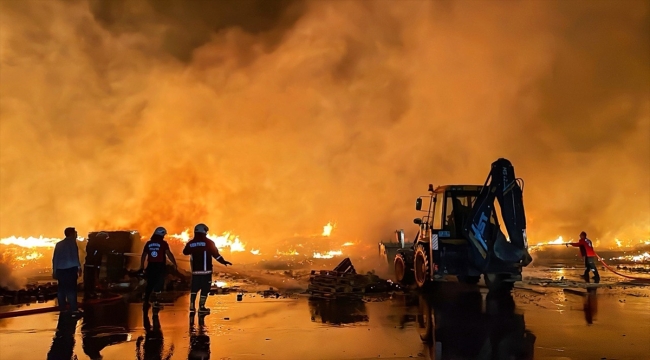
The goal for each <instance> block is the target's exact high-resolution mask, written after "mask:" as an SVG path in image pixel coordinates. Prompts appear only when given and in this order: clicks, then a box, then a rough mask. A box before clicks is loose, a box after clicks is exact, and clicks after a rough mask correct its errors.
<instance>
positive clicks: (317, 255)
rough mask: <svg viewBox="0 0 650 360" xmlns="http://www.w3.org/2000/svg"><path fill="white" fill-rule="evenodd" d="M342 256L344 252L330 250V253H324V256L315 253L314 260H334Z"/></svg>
mask: <svg viewBox="0 0 650 360" xmlns="http://www.w3.org/2000/svg"><path fill="white" fill-rule="evenodd" d="M341 255H343V251H340V250H339V251H332V250H330V251H328V252H326V253H322V254H321V253H319V252H315V253H314V259H331V258H333V257H335V256H341Z"/></svg>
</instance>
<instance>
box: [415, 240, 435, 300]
mask: <svg viewBox="0 0 650 360" xmlns="http://www.w3.org/2000/svg"><path fill="white" fill-rule="evenodd" d="M430 266H431V264H430V263H429V254H428V252H427V251H426V249H425V248H424V245H422V244H420V245H418V246H417V248H416V249H415V258H414V261H413V268H414V270H415V283H416V284H417V286H418V288H421V289H422V288H424V287H425V286H427V285H428V284H429V282H430V281H431V279H430V278H429V269H430Z"/></svg>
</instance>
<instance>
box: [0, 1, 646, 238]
mask: <svg viewBox="0 0 650 360" xmlns="http://www.w3.org/2000/svg"><path fill="white" fill-rule="evenodd" d="M0 4H1V9H0V10H1V11H0V17H1V18H0V20H1V21H0V41H1V44H0V45H1V52H0V59H1V67H0V116H1V119H2V123H1V126H0V131H1V134H0V140H1V142H0V146H1V152H0V166H1V170H2V171H1V176H0V180H1V183H0V185H1V189H0V190H1V194H0V195H1V200H2V201H1V203H0V225H1V229H0V234H1V235H2V236H8V235H11V234H16V235H24V236H25V235H32V234H39V233H44V234H58V233H59V232H60V230H61V229H62V228H64V227H65V226H68V225H70V224H73V225H76V226H77V227H78V228H79V229H80V230H81V229H85V230H88V231H91V230H95V229H96V228H97V227H99V226H102V227H112V228H124V227H131V228H136V229H138V230H140V231H141V232H142V233H143V234H145V235H146V234H149V233H150V231H152V229H153V228H154V227H155V226H158V225H165V226H167V227H168V228H169V229H170V231H172V232H174V231H180V230H183V229H184V228H187V227H191V226H192V225H194V224H195V223H197V222H199V221H201V222H206V223H208V224H209V225H211V228H212V229H214V230H215V232H220V231H223V230H232V231H234V232H235V233H237V234H240V235H241V237H242V239H244V240H245V241H246V240H248V241H250V242H251V243H255V242H270V241H274V239H278V238H283V237H284V238H286V237H288V236H291V235H293V234H295V233H300V234H306V233H314V232H320V229H321V228H322V226H323V225H324V224H326V223H327V222H328V221H330V220H335V221H337V223H338V226H337V230H336V231H339V232H340V234H341V236H345V237H349V238H350V239H363V240H366V241H369V242H375V241H377V240H380V239H382V238H384V237H387V236H390V234H391V232H392V230H393V229H394V228H396V227H397V228H399V227H403V228H406V229H407V230H408V229H410V228H411V226H412V225H410V224H411V220H412V218H413V217H414V216H415V215H416V214H415V212H414V211H413V203H414V199H415V198H416V197H417V196H418V195H421V194H423V193H424V192H425V190H426V186H427V184H428V183H434V184H436V185H438V184H445V183H482V182H483V181H484V179H485V176H486V175H487V173H488V171H489V165H490V163H491V162H492V161H494V160H496V159H497V158H498V157H507V158H509V159H511V160H512V161H513V163H514V165H515V169H516V173H517V175H518V176H521V177H523V178H524V180H525V181H526V187H525V192H524V194H525V201H526V209H527V214H528V219H529V224H528V225H529V226H528V227H529V237H530V240H531V242H536V241H545V240H550V239H554V238H555V237H557V236H558V235H564V236H569V237H571V236H576V234H577V233H579V232H580V231H581V230H585V231H587V232H588V233H589V234H590V237H591V238H593V239H598V238H600V239H602V240H603V242H607V243H612V242H613V238H614V237H619V238H635V239H637V238H645V239H647V238H649V237H650V230H649V229H650V165H649V164H650V145H649V144H650V66H649V65H648V64H650V38H649V36H650V25H649V24H650V15H649V10H650V3H649V2H648V1H634V0H630V1H618V2H612V1H543V2H530V1H507V2H476V1H440V2H425V1H399V2H396V1H311V2H300V1H264V0H259V1H215V2H207V1H195V2H187V1H180V0H178V1H172V0H165V1H158V0H149V1H131V0H129V1H125V0H122V1H92V0H91V1H88V2H84V1H58V0H57V1H48V2H43V1H2V2H1V3H0ZM85 230H82V232H83V231H85Z"/></svg>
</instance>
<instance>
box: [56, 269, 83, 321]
mask: <svg viewBox="0 0 650 360" xmlns="http://www.w3.org/2000/svg"><path fill="white" fill-rule="evenodd" d="M78 272H79V268H78V267H76V266H75V267H72V268H69V269H57V270H56V280H57V281H58V283H59V285H58V291H57V299H58V301H59V310H61V311H65V310H66V306H67V305H70V311H77V273H78Z"/></svg>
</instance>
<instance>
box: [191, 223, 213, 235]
mask: <svg viewBox="0 0 650 360" xmlns="http://www.w3.org/2000/svg"><path fill="white" fill-rule="evenodd" d="M208 230H210V229H208V226H207V225H205V224H203V223H201V224H197V225H196V226H195V227H194V232H195V233H197V234H206V235H207V234H208Z"/></svg>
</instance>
